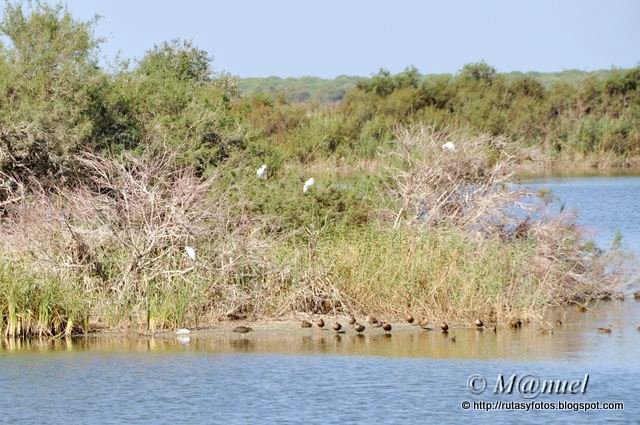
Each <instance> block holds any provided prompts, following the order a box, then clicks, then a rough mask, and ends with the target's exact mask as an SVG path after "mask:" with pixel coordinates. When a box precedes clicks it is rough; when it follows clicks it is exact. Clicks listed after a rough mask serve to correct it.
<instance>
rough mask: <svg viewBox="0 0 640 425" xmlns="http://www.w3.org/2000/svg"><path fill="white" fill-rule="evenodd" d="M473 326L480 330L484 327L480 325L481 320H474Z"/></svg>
mask: <svg viewBox="0 0 640 425" xmlns="http://www.w3.org/2000/svg"><path fill="white" fill-rule="evenodd" d="M475 324H476V327H477V328H478V329H481V328H483V327H484V323H482V320H480V319H476V321H475Z"/></svg>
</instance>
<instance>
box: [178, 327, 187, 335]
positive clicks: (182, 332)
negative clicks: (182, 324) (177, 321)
mask: <svg viewBox="0 0 640 425" xmlns="http://www.w3.org/2000/svg"><path fill="white" fill-rule="evenodd" d="M190 333H191V331H190V330H189V329H185V328H181V329H178V330H177V331H176V335H189V334H190Z"/></svg>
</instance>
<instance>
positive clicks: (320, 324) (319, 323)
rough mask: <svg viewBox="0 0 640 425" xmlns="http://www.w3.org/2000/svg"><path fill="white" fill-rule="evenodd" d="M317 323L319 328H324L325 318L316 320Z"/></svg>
mask: <svg viewBox="0 0 640 425" xmlns="http://www.w3.org/2000/svg"><path fill="white" fill-rule="evenodd" d="M316 325H318V327H319V328H324V320H322V319H320V320H318V321H317V322H316Z"/></svg>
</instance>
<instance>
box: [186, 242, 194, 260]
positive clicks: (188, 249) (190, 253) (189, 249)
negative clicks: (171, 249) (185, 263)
mask: <svg viewBox="0 0 640 425" xmlns="http://www.w3.org/2000/svg"><path fill="white" fill-rule="evenodd" d="M184 251H185V252H186V253H187V256H189V258H191V259H192V260H193V261H196V250H195V249H193V247H192V246H189V245H187V246H185V247H184Z"/></svg>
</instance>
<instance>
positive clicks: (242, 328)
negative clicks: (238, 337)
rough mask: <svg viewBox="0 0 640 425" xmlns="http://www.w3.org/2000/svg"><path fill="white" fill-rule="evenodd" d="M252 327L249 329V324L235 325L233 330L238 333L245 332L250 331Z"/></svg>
mask: <svg viewBox="0 0 640 425" xmlns="http://www.w3.org/2000/svg"><path fill="white" fill-rule="evenodd" d="M252 330H253V329H251V328H250V327H249V326H236V327H235V328H234V329H233V331H234V332H235V333H238V334H247V333H249V332H251V331H252Z"/></svg>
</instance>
